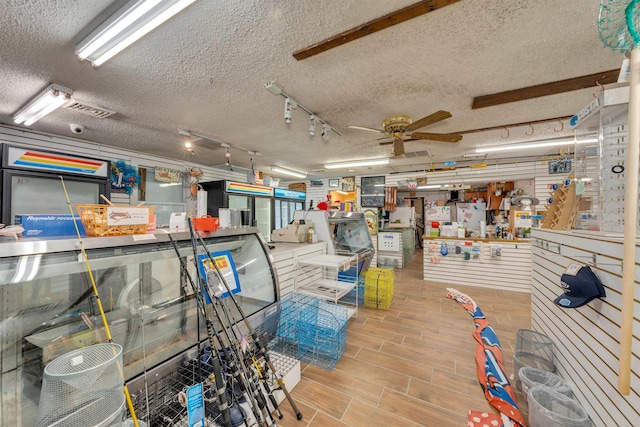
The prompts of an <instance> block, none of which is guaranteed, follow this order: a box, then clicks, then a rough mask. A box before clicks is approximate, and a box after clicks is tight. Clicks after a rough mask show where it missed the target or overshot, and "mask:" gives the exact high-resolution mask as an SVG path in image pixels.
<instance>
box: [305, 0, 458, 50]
mask: <svg viewBox="0 0 640 427" xmlns="http://www.w3.org/2000/svg"><path fill="white" fill-rule="evenodd" d="M458 1H460V0H424V1H419V2H417V3H414V4H412V5H409V6H407V7H405V8H402V9H400V10H397V11H395V12H391V13H389V14H387V15H384V16H383V17H380V18H377V19H374V20H372V21H369V22H367V23H364V24H362V25H358V26H357V27H355V28H352V29H350V30H347V31H344V32H342V33H340V34H337V35H335V36H332V37H329V38H328V39H325V40H322V41H321V42H318V43H315V44H312V45H311V46H307V47H305V48H303V49H300V50H297V51H295V52H293V57H294V58H296V59H297V60H298V61H300V60H302V59H306V58H309V57H311V56H314V55H317V54H319V53H322V52H326V51H327V50H329V49H333V48H334V47H338V46H340V45H343V44H346V43H349V42H351V41H353V40H356V39H359V38H361V37H364V36H367V35H369V34H372V33H375V32H378V31H381V30H384V29H385V28H389V27H391V26H393V25H396V24H400V23H402V22H404V21H408V20H409V19H412V18H415V17H417V16H421V15H424V14H425V13H429V12H432V11H434V10H436V9H441V8H443V7H445V6H448V5H450V4H453V3H457V2H458Z"/></svg>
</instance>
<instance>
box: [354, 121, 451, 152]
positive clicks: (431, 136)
mask: <svg viewBox="0 0 640 427" xmlns="http://www.w3.org/2000/svg"><path fill="white" fill-rule="evenodd" d="M449 117H452V116H451V113H450V112H448V111H443V110H440V111H436V112H435V113H433V114H430V115H428V116H426V117H423V118H421V119H420V120H416V121H415V122H414V121H413V119H411V117H409V116H392V117H389V118H387V119H385V120H384V121H383V122H382V129H375V128H368V127H364V126H347V127H348V128H351V129H358V130H366V131H369V132H376V133H382V134H385V135H387V137H385V138H384V139H387V138H390V139H391V140H390V141H385V142H381V143H380V145H388V144H393V155H394V156H401V155H402V154H404V143H405V141H416V140H421V139H428V140H431V141H443V142H458V141H460V140H461V139H462V135H459V134H457V133H430V132H414V131H415V130H417V129H420V128H423V127H425V126H428V125H431V124H434V123H437V122H440V121H442V120H445V119H448V118H449Z"/></svg>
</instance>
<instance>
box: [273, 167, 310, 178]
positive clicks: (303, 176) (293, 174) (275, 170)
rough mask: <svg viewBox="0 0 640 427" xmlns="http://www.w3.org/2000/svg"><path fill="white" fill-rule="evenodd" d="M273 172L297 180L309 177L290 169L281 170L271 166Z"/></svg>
mask: <svg viewBox="0 0 640 427" xmlns="http://www.w3.org/2000/svg"><path fill="white" fill-rule="evenodd" d="M271 170H272V171H274V172H275V173H283V174H285V175H291V176H295V177H296V178H306V177H307V174H306V173H303V172H296V171H292V170H290V169H284V168H280V167H278V166H271Z"/></svg>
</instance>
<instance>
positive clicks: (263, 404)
mask: <svg viewBox="0 0 640 427" xmlns="http://www.w3.org/2000/svg"><path fill="white" fill-rule="evenodd" d="M213 275H215V276H216V280H219V278H218V276H217V273H216V271H215V270H214V269H210V270H209V271H208V272H207V284H209V276H213ZM212 306H213V309H214V311H215V313H216V316H217V318H218V320H219V321H220V322H221V323H224V320H222V316H220V313H219V311H218V306H220V311H222V313H224V315H225V317H226V319H227V320H226V324H227V325H228V329H230V330H231V333H232V334H233V336H234V340H233V343H234V344H235V345H236V352H237V351H242V348H237V346H238V345H239V343H241V342H242V338H240V337H239V336H238V334H237V333H236V331H235V329H234V328H233V325H235V324H236V322H235V320H234V319H232V317H231V316H230V315H229V312H228V310H227V308H226V306H225V304H224V302H223V300H222V298H220V297H219V296H218V295H216V298H215V303H214V304H212ZM225 331H226V328H225ZM241 335H242V334H241ZM227 339H228V340H229V342H230V343H231V342H232V340H231V338H230V337H229V334H228V333H227ZM240 346H241V345H240ZM251 359H252V360H254V361H255V357H254V356H253V354H252V355H251ZM240 364H241V366H242V367H243V369H244V370H245V371H246V372H247V373H248V375H251V378H252V379H254V380H255V381H252V382H251V384H252V385H253V388H252V390H251V391H252V392H253V393H254V395H255V397H256V400H257V402H258V407H259V408H260V410H261V411H262V412H263V415H264V416H265V418H267V417H268V418H269V419H270V421H271V423H275V422H276V420H275V419H274V418H273V415H271V412H269V410H268V406H267V401H266V400H265V397H264V395H263V393H262V390H261V389H260V386H259V382H258V381H257V378H255V372H254V371H253V370H252V369H249V366H248V365H247V364H246V363H245V361H244V359H243V358H241V361H240ZM265 385H266V384H265ZM268 387H269V386H268V385H266V388H265V392H267V396H268V397H269V399H270V401H271V402H272V405H274V409H276V410H277V412H278V414H279V418H280V419H282V415H281V412H280V408H279V407H278V402H277V401H276V400H275V398H274V396H273V394H269V392H270V390H268Z"/></svg>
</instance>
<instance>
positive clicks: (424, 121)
mask: <svg viewBox="0 0 640 427" xmlns="http://www.w3.org/2000/svg"><path fill="white" fill-rule="evenodd" d="M449 117H452V116H451V113H450V112H448V111H444V110H439V111H436V112H435V113H433V114H430V115H428V116H427V117H423V118H421V119H420V120H416V121H415V122H413V123H411V124H409V125H407V126H406V127H405V128H404V129H405V130H406V131H407V132H411V131H412V130H416V129H420V128H423V127H425V126H427V125H431V124H433V123H438V122H440V121H442V120H445V119H448V118H449Z"/></svg>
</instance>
